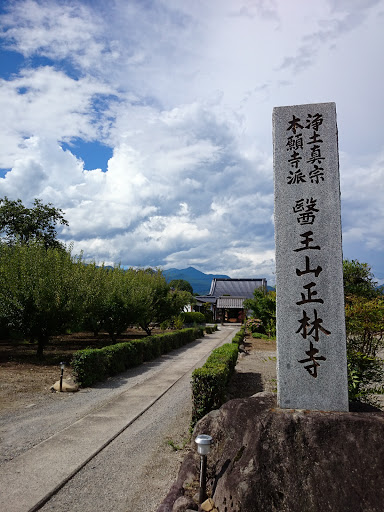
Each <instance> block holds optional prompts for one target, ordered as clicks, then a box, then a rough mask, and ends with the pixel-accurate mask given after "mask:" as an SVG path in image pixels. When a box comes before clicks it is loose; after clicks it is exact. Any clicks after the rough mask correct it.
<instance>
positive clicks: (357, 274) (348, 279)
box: [343, 260, 381, 300]
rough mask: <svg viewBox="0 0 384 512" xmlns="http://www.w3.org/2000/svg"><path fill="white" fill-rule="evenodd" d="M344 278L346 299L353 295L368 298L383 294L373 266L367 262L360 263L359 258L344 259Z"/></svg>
mask: <svg viewBox="0 0 384 512" xmlns="http://www.w3.org/2000/svg"><path fill="white" fill-rule="evenodd" d="M343 279H344V295H345V298H346V300H348V297H349V296H351V295H356V296H358V297H364V298H366V299H370V298H373V297H377V296H379V295H381V291H380V290H379V289H378V288H377V282H376V281H375V280H374V279H375V277H374V275H373V273H372V271H371V267H370V266H369V265H368V264H367V263H360V262H359V261H357V260H344V261H343Z"/></svg>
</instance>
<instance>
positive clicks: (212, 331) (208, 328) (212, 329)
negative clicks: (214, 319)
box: [205, 324, 218, 334]
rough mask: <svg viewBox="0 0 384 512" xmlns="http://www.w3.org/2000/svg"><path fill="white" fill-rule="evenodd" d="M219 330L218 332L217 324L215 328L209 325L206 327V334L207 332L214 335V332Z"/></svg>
mask: <svg viewBox="0 0 384 512" xmlns="http://www.w3.org/2000/svg"><path fill="white" fill-rule="evenodd" d="M217 330H218V329H217V324H215V325H213V326H212V325H207V326H206V327H205V332H206V333H207V334H212V333H214V332H215V331H217Z"/></svg>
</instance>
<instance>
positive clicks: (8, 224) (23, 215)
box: [0, 196, 68, 248]
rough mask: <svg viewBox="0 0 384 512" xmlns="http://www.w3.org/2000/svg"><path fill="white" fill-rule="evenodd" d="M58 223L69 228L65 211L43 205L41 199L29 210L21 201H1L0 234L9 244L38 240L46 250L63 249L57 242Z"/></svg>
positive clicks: (50, 205) (5, 199) (49, 204)
mask: <svg viewBox="0 0 384 512" xmlns="http://www.w3.org/2000/svg"><path fill="white" fill-rule="evenodd" d="M58 223H59V224H62V225H65V226H68V222H67V221H66V220H65V218H64V216H63V211H62V210H61V209H60V208H55V207H54V206H53V205H52V204H51V203H48V204H43V203H42V202H41V200H40V199H35V200H34V202H33V207H32V208H27V207H25V206H24V205H23V203H22V201H21V199H17V200H16V201H11V200H9V199H8V198H7V197H6V196H5V197H4V198H2V199H0V233H2V234H3V236H4V238H5V240H6V242H7V243H8V244H14V243H16V241H17V240H20V241H21V242H23V243H29V242H30V241H31V240H36V239H37V240H42V242H43V243H44V245H45V247H46V248H48V247H56V248H62V244H61V243H60V242H59V241H58V240H57V232H56V225H57V224H58Z"/></svg>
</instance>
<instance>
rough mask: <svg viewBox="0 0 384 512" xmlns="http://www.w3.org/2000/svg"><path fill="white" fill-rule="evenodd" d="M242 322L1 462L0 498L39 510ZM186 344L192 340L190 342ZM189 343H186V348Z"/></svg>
mask: <svg viewBox="0 0 384 512" xmlns="http://www.w3.org/2000/svg"><path fill="white" fill-rule="evenodd" d="M238 328H239V327H238V326H236V327H235V326H233V327H232V326H231V327H224V328H222V329H221V330H220V331H217V332H216V333H214V334H212V335H209V336H205V337H204V338H202V339H201V340H199V341H200V343H198V344H197V345H196V346H195V347H194V348H193V350H187V349H186V350H185V353H184V351H183V352H182V354H181V355H180V356H179V357H178V358H177V363H176V361H175V365H171V366H168V367H167V368H165V369H162V368H161V365H160V369H159V371H158V372H157V374H156V375H155V376H154V377H152V378H150V379H147V380H146V381H144V382H142V383H141V384H137V385H136V386H134V387H132V388H131V389H129V390H128V391H125V392H123V393H121V394H120V395H119V396H118V397H117V398H115V399H113V400H111V401H110V402H108V403H107V404H105V405H104V406H102V407H100V408H99V409H96V410H94V411H93V412H92V413H90V414H88V415H87V416H85V417H83V418H81V419H80V420H78V421H76V422H75V423H73V424H72V425H70V426H69V427H67V428H65V429H64V430H62V431H61V432H58V433H57V434H55V435H53V436H52V437H50V438H49V439H47V440H45V441H43V442H42V443H40V444H38V445H37V446H35V447H34V448H32V449H30V450H28V451H27V452H25V453H23V454H22V455H20V456H18V457H16V458H14V459H13V460H11V461H9V462H8V463H6V464H5V465H3V466H2V468H1V472H0V503H1V504H2V507H4V510H5V511H6V512H26V511H29V512H32V511H35V510H38V509H39V508H40V507H41V506H42V505H43V504H44V503H45V502H46V501H47V500H48V499H49V497H51V496H52V495H53V494H54V493H55V492H56V491H57V490H58V489H60V488H61V487H62V486H63V485H64V484H65V483H66V482H67V481H68V480H69V479H70V478H71V477H72V476H73V475H75V474H76V473H77V472H78V471H79V470H80V469H81V468H82V467H84V466H85V464H87V462H89V461H90V460H91V459H92V458H93V457H94V456H95V455H96V454H98V453H99V452H100V451H101V450H103V448H105V447H106V446H107V445H108V444H109V443H110V442H111V441H112V440H113V439H115V438H116V437H117V436H118V435H119V434H121V433H122V432H123V431H124V430H125V429H126V428H128V427H129V425H131V424H132V423H133V422H134V421H135V419H137V418H138V417H139V416H141V415H142V414H143V413H144V412H145V411H146V410H148V409H149V408H150V407H151V406H152V405H153V404H154V403H155V402H156V401H157V400H159V399H160V398H161V397H162V396H163V395H164V394H165V393H166V392H167V391H168V390H169V389H170V388H171V387H172V386H173V385H174V384H175V383H176V382H177V381H178V380H179V379H181V378H182V377H183V376H184V375H185V374H186V373H188V372H189V371H191V369H192V368H194V367H195V366H199V365H201V364H203V362H204V360H205V358H206V357H208V355H209V354H210V353H211V352H212V350H213V349H214V348H215V347H217V346H220V345H222V344H224V343H227V342H230V341H231V339H232V338H233V336H234V335H235V333H236V331H237V330H238ZM187 347H188V346H187ZM187 347H186V348H187ZM184 354H185V355H184Z"/></svg>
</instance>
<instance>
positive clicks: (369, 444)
mask: <svg viewBox="0 0 384 512" xmlns="http://www.w3.org/2000/svg"><path fill="white" fill-rule="evenodd" d="M198 434H210V435H211V436H212V437H213V439H214V446H213V449H212V452H211V454H210V455H209V457H208V465H209V485H210V487H211V491H212V497H213V500H214V503H215V506H216V507H217V509H218V511H219V512H240V511H241V512H256V511H265V512H267V511H268V512H270V511H276V512H285V511H287V512H288V511H289V512H312V511H313V512H320V511H321V512H324V511H332V512H335V511H338V512H344V511H348V512H382V511H383V510H384V505H383V504H384V413H383V412H349V413H340V412H339V413H338V412H321V411H302V410H288V409H277V408H276V402H275V396H274V395H273V394H268V395H266V394H262V396H257V395H256V396H255V397H252V398H244V399H236V400H231V401H230V402H227V403H226V404H225V405H223V407H221V409H220V410H219V411H213V412H212V413H210V414H208V415H207V416H205V417H204V418H203V419H202V420H201V421H200V422H199V423H198V424H197V426H196V429H195V432H194V435H193V439H194V438H195V436H196V435H198ZM192 444H193V440H192ZM198 468H199V461H198V457H197V455H196V453H195V451H194V449H193V451H191V453H190V454H189V455H188V456H187V457H186V458H185V460H184V462H183V463H182V466H181V469H180V473H179V476H178V479H177V481H176V482H175V484H174V485H173V487H172V488H171V490H170V492H169V494H168V496H167V497H166V498H165V500H164V501H163V503H162V505H161V506H160V508H159V509H158V512H171V511H172V509H173V504H174V502H175V500H176V499H177V498H178V497H179V496H182V495H184V493H185V494H187V493H188V492H187V490H188V487H189V486H190V483H191V481H192V480H193V479H195V480H196V479H198ZM178 510H180V508H179V509H178Z"/></svg>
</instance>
